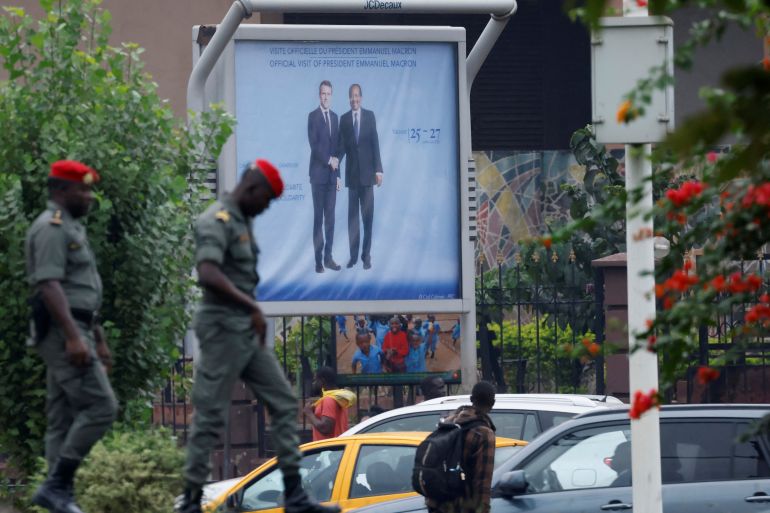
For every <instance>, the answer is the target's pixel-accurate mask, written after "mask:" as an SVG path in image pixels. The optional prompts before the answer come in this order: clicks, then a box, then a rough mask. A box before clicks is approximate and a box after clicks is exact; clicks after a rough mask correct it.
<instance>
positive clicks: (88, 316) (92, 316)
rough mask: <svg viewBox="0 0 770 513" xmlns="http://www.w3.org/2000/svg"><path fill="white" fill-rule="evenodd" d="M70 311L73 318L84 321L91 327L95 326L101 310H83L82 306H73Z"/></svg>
mask: <svg viewBox="0 0 770 513" xmlns="http://www.w3.org/2000/svg"><path fill="white" fill-rule="evenodd" d="M70 312H71V313H72V317H73V319H75V320H76V321H80V322H84V323H86V324H88V326H89V327H93V325H94V324H96V321H97V319H98V318H99V312H94V311H91V310H83V309H82V308H71V309H70Z"/></svg>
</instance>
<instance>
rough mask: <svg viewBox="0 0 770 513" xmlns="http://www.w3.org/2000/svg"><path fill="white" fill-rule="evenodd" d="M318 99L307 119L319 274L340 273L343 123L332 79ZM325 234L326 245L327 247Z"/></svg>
mask: <svg viewBox="0 0 770 513" xmlns="http://www.w3.org/2000/svg"><path fill="white" fill-rule="evenodd" d="M318 98H319V100H320V105H319V107H318V108H317V109H315V110H313V111H312V112H311V113H310V114H308V117H307V139H308V142H309V143H310V189H311V190H312V193H313V248H314V249H315V272H317V273H322V272H324V266H325V267H326V268H327V269H331V270H333V271H339V270H340V266H339V265H338V264H337V263H336V262H335V261H334V258H332V247H333V245H334V207H335V205H336V204H337V191H339V190H340V188H341V183H340V182H341V181H340V170H339V160H338V159H337V157H336V153H337V141H338V138H339V135H338V132H339V122H338V119H337V114H335V113H334V112H333V111H332V110H331V103H332V84H331V82H329V81H328V80H324V81H323V82H321V84H320V85H319V86H318ZM321 225H323V230H322V228H321ZM324 235H325V236H326V237H325V239H326V241H325V242H326V244H324ZM322 255H323V261H322V260H321V257H322Z"/></svg>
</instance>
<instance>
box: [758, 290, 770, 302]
mask: <svg viewBox="0 0 770 513" xmlns="http://www.w3.org/2000/svg"><path fill="white" fill-rule="evenodd" d="M759 300H760V301H761V302H762V303H770V295H768V294H767V293H766V292H765V293H764V294H762V295H761V296H759Z"/></svg>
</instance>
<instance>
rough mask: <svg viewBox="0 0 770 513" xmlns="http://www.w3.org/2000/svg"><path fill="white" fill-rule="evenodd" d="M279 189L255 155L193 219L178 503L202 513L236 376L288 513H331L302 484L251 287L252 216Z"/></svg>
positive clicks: (284, 384)
mask: <svg viewBox="0 0 770 513" xmlns="http://www.w3.org/2000/svg"><path fill="white" fill-rule="evenodd" d="M282 192H283V181H282V180H281V176H280V174H279V172H278V170H277V169H276V168H275V167H274V166H273V165H272V164H270V163H269V162H267V161H265V160H257V161H256V162H253V163H252V164H250V165H249V166H247V168H246V169H245V170H244V172H243V175H242V177H241V181H240V182H239V183H238V185H237V186H236V187H235V189H234V190H233V192H232V193H231V194H224V195H223V196H222V198H221V199H220V200H219V201H216V202H214V203H213V204H212V205H211V206H210V207H209V208H208V209H206V211H205V212H203V214H201V215H200V217H199V218H198V220H197V222H196V223H195V245H196V250H195V260H196V263H197V269H198V281H199V283H200V285H201V286H202V287H203V299H202V301H201V304H200V305H199V307H198V310H197V312H196V314H195V320H194V328H195V334H196V335H197V338H198V341H199V344H200V354H199V356H198V360H197V362H196V366H197V368H196V374H195V383H194V385H193V392H192V401H193V405H194V406H195V415H194V417H193V425H192V431H191V435H190V439H189V441H188V448H187V463H186V465H185V470H184V475H185V481H186V487H185V491H184V496H183V500H182V501H181V503H180V504H179V505H178V506H177V510H178V511H180V512H182V513H198V512H200V511H201V504H200V501H201V495H202V492H201V488H202V485H203V484H204V482H205V481H206V479H207V477H208V476H209V473H210V470H211V465H210V462H209V459H210V455H211V450H212V448H213V447H214V445H215V444H216V442H217V439H218V438H219V435H220V433H221V432H222V430H223V429H224V427H225V423H226V418H227V414H228V409H229V407H230V393H231V392H232V389H233V385H234V384H235V381H236V380H237V379H239V378H240V379H241V380H243V381H244V383H246V385H247V386H248V387H249V388H250V389H251V390H252V392H253V393H254V395H255V396H256V397H257V398H258V399H259V400H260V401H262V402H263V403H264V404H266V405H267V409H268V411H269V412H270V419H271V422H272V433H273V441H274V443H275V449H276V452H277V456H278V465H279V466H280V468H281V471H282V472H283V483H284V489H285V491H284V507H285V510H286V513H337V512H339V508H338V507H336V506H321V505H320V504H318V503H316V502H314V501H313V500H311V499H310V498H309V497H308V496H307V494H306V493H305V491H304V489H303V488H302V480H301V477H300V473H299V461H300V457H301V455H300V452H299V449H298V445H299V438H298V436H297V408H298V407H297V399H296V398H295V397H294V394H293V393H292V390H291V387H290V386H289V382H288V381H287V379H286V377H285V376H284V374H283V371H282V370H281V367H280V366H279V364H278V360H277V359H276V357H275V354H274V353H273V351H272V349H270V348H269V347H267V346H266V345H265V319H264V317H263V316H262V311H261V310H260V308H259V306H258V305H257V302H256V301H255V300H254V291H255V288H256V286H257V282H258V281H259V276H258V275H257V254H258V252H259V250H258V248H257V245H256V243H255V242H254V240H253V238H252V219H253V218H254V217H255V216H256V215H258V214H260V213H261V212H263V211H264V210H265V209H266V208H268V206H269V205H270V202H271V201H272V200H274V199H276V198H277V197H279V196H280V195H281V193H282Z"/></svg>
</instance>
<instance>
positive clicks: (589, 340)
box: [580, 338, 593, 349]
mask: <svg viewBox="0 0 770 513" xmlns="http://www.w3.org/2000/svg"><path fill="white" fill-rule="evenodd" d="M580 343H581V344H583V347H585V348H586V349H588V348H589V346H590V345H591V344H592V343H593V342H591V339H590V338H584V339H583V340H581V341H580Z"/></svg>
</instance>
